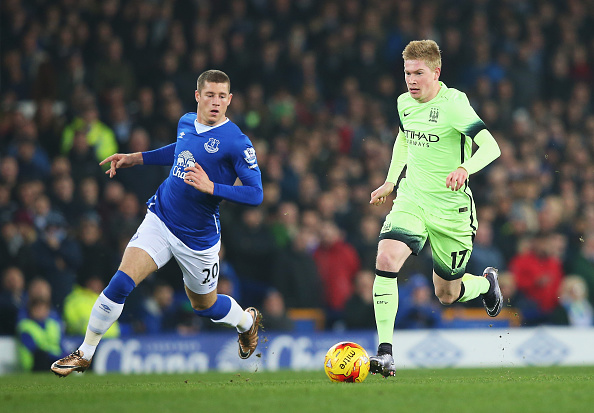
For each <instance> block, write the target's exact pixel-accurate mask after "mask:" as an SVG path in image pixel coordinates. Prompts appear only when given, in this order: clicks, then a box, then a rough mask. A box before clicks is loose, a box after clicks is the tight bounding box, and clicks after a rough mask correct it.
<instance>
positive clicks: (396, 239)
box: [370, 198, 426, 377]
mask: <svg viewBox="0 0 594 413" xmlns="http://www.w3.org/2000/svg"><path fill="white" fill-rule="evenodd" d="M417 208H418V207H417V206H416V205H414V204H412V203H408V202H406V200H405V199H402V198H401V199H400V200H398V201H397V202H396V203H395V204H394V207H393V208H392V211H391V212H390V214H388V216H387V217H386V221H385V222H384V225H383V226H382V230H381V233H380V242H379V244H378V252H377V259H376V270H375V281H374V283H373V309H374V312H375V322H376V327H377V333H378V343H379V345H378V351H377V355H376V356H372V357H370V371H371V372H372V373H374V374H375V373H380V374H382V375H383V376H384V377H388V376H393V375H394V374H395V372H396V369H395V365H394V358H393V356H392V340H393V336H394V322H395V320H396V314H397V312H398V282H397V277H398V271H400V268H402V265H403V264H404V262H405V261H406V259H407V258H408V257H409V256H410V254H411V253H412V254H415V255H416V254H418V253H419V251H420V250H421V248H422V247H423V244H424V242H425V239H426V231H425V229H424V224H423V222H422V220H421V219H420V218H419V216H420V214H419V213H417V211H416V209H417Z"/></svg>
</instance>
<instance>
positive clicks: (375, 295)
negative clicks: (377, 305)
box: [373, 294, 392, 297]
mask: <svg viewBox="0 0 594 413" xmlns="http://www.w3.org/2000/svg"><path fill="white" fill-rule="evenodd" d="M384 295H392V294H373V296H374V297H383V296H384Z"/></svg>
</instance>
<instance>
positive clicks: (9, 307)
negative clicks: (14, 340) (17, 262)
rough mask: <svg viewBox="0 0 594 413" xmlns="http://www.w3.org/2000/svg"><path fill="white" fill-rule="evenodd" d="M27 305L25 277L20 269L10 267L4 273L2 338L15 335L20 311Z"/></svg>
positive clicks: (0, 298)
mask: <svg viewBox="0 0 594 413" xmlns="http://www.w3.org/2000/svg"><path fill="white" fill-rule="evenodd" d="M25 304H26V303H25V275H24V274H23V272H22V271H21V270H20V268H19V267H8V268H6V269H5V270H4V271H3V272H2V290H1V291H0V314H2V317H0V336H1V335H8V336H13V335H14V334H15V332H16V325H17V320H18V315H19V310H20V308H21V307H23V306H24V305H25Z"/></svg>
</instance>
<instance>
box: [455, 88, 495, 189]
mask: <svg viewBox="0 0 594 413" xmlns="http://www.w3.org/2000/svg"><path fill="white" fill-rule="evenodd" d="M448 114H449V117H450V119H451V122H452V127H453V128H454V129H456V130H457V131H459V132H460V133H462V134H464V135H465V136H468V137H470V138H472V139H473V140H474V142H476V144H477V145H478V147H479V149H478V150H477V151H476V152H475V153H474V154H473V155H472V156H471V157H470V158H468V159H467V160H465V161H464V162H462V164H461V165H460V166H459V167H458V168H457V169H456V170H455V171H453V172H451V173H450V174H449V175H448V176H447V178H446V188H451V190H452V191H457V190H458V189H460V188H462V186H463V185H464V183H465V182H466V179H468V176H469V175H471V174H473V173H475V172H478V171H480V170H481V169H483V168H484V167H485V166H487V165H488V164H490V163H491V162H493V161H494V160H495V159H497V157H499V155H500V154H501V151H500V149H499V145H497V141H495V138H493V135H491V133H490V132H489V131H488V130H487V127H486V126H485V123H484V122H483V121H482V120H481V118H480V117H479V116H478V115H477V114H476V112H475V111H474V109H473V108H472V106H470V102H469V101H468V98H467V97H466V95H465V94H464V93H462V92H458V93H457V94H456V95H454V96H453V97H452V100H451V104H450V105H449V106H448Z"/></svg>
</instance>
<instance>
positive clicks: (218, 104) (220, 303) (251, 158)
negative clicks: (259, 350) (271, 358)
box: [51, 70, 263, 377]
mask: <svg viewBox="0 0 594 413" xmlns="http://www.w3.org/2000/svg"><path fill="white" fill-rule="evenodd" d="M230 88H231V82H230V80H229V77H228V76H227V75H226V74H225V73H223V72H221V71H219V70H208V71H206V72H204V73H202V74H201V75H200V76H199V77H198V81H197V90H196V91H195V98H196V102H197V104H198V105H197V111H196V113H186V114H185V115H184V116H182V117H181V119H180V120H179V123H178V126H177V141H176V142H175V143H172V144H170V145H167V146H164V147H162V148H159V149H156V150H153V151H147V152H136V153H131V154H119V153H116V154H114V155H111V156H109V157H108V158H106V159H105V160H103V161H102V162H101V165H103V164H109V165H110V168H109V170H108V171H106V174H109V177H110V178H112V177H113V176H115V174H116V170H117V169H118V168H128V167H131V166H134V165H171V166H172V168H171V171H170V172H169V176H168V177H167V179H165V181H163V183H162V184H161V185H160V186H159V189H157V193H156V194H155V195H154V196H153V197H152V198H151V199H149V201H148V202H147V205H148V210H147V214H146V217H145V219H144V221H143V222H142V224H141V225H140V226H139V227H138V230H137V232H136V234H134V236H133V237H132V239H131V240H130V242H129V244H128V246H127V248H126V250H125V251H124V256H123V257H122V262H121V264H120V267H119V269H118V271H117V272H116V273H115V275H114V276H113V277H112V279H111V281H110V282H109V285H108V286H107V287H106V288H105V289H104V290H103V292H102V293H101V295H100V296H99V298H98V299H97V301H96V302H95V305H94V306H93V310H92V312H91V317H90V319H89V324H88V326H87V332H86V335H85V339H84V342H83V343H82V345H81V346H80V347H79V348H78V350H76V351H75V352H73V353H72V354H70V355H68V356H66V357H64V358H62V359H60V360H57V361H56V362H54V363H53V364H52V366H51V370H52V371H53V372H54V373H55V374H56V375H58V376H61V377H65V376H67V375H69V374H70V373H72V372H73V371H77V372H83V371H85V370H86V369H87V368H88V367H89V366H90V364H91V359H92V357H93V355H94V353H95V350H96V349H97V345H98V344H99V341H100V340H101V337H102V336H103V334H105V332H106V331H107V329H108V328H109V327H110V326H111V325H112V324H113V323H114V322H115V321H116V320H117V319H118V318H119V316H120V315H121V313H122V309H123V308H124V302H125V300H126V297H127V296H128V294H130V292H131V291H132V290H133V289H134V288H135V287H136V286H137V285H138V284H139V283H140V282H141V281H142V280H144V279H145V278H146V277H147V276H148V275H149V274H151V273H153V272H154V271H156V270H157V269H158V268H161V267H162V266H163V265H165V264H166V263H167V262H168V261H169V260H170V259H171V258H172V257H173V258H175V260H176V261H177V263H178V264H179V266H180V268H181V270H182V274H183V278H184V285H185V290H186V293H187V295H188V298H189V299H190V302H191V304H192V308H193V309H194V312H195V313H196V314H197V315H199V316H200V317H207V318H210V319H211V320H212V321H213V322H215V323H221V324H225V325H228V326H231V327H236V329H237V331H238V335H239V357H241V358H243V359H246V358H248V357H250V356H251V355H252V354H253V353H254V351H255V349H256V347H257V345H258V327H259V325H260V321H261V318H262V316H261V313H260V311H258V310H257V309H256V308H253V307H249V308H247V309H246V310H245V311H244V310H243V309H242V308H241V307H240V306H239V304H238V303H237V302H236V301H235V300H234V299H233V298H232V297H230V296H227V295H223V294H217V282H218V277H217V276H218V273H219V255H218V253H219V249H220V245H221V241H220V238H221V231H220V228H221V226H220V221H219V204H220V202H221V201H222V200H224V199H225V200H227V201H231V202H236V203H240V204H246V205H254V206H255V205H259V204H260V203H261V202H262V198H263V193H262V179H261V174H260V170H259V168H258V163H257V159H256V152H255V150H254V147H253V146H252V143H251V142H250V140H249V138H248V137H247V136H246V135H244V134H243V133H242V132H241V130H240V129H239V128H238V127H237V125H235V124H234V123H233V122H231V121H230V120H229V119H228V118H227V117H226V116H225V113H226V111H227V107H228V106H229V104H230V103H231V99H232V97H233V95H232V94H231V93H230ZM237 178H239V179H240V181H241V183H242V185H238V186H234V185H233V184H234V183H235V181H236V179H237Z"/></svg>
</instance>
